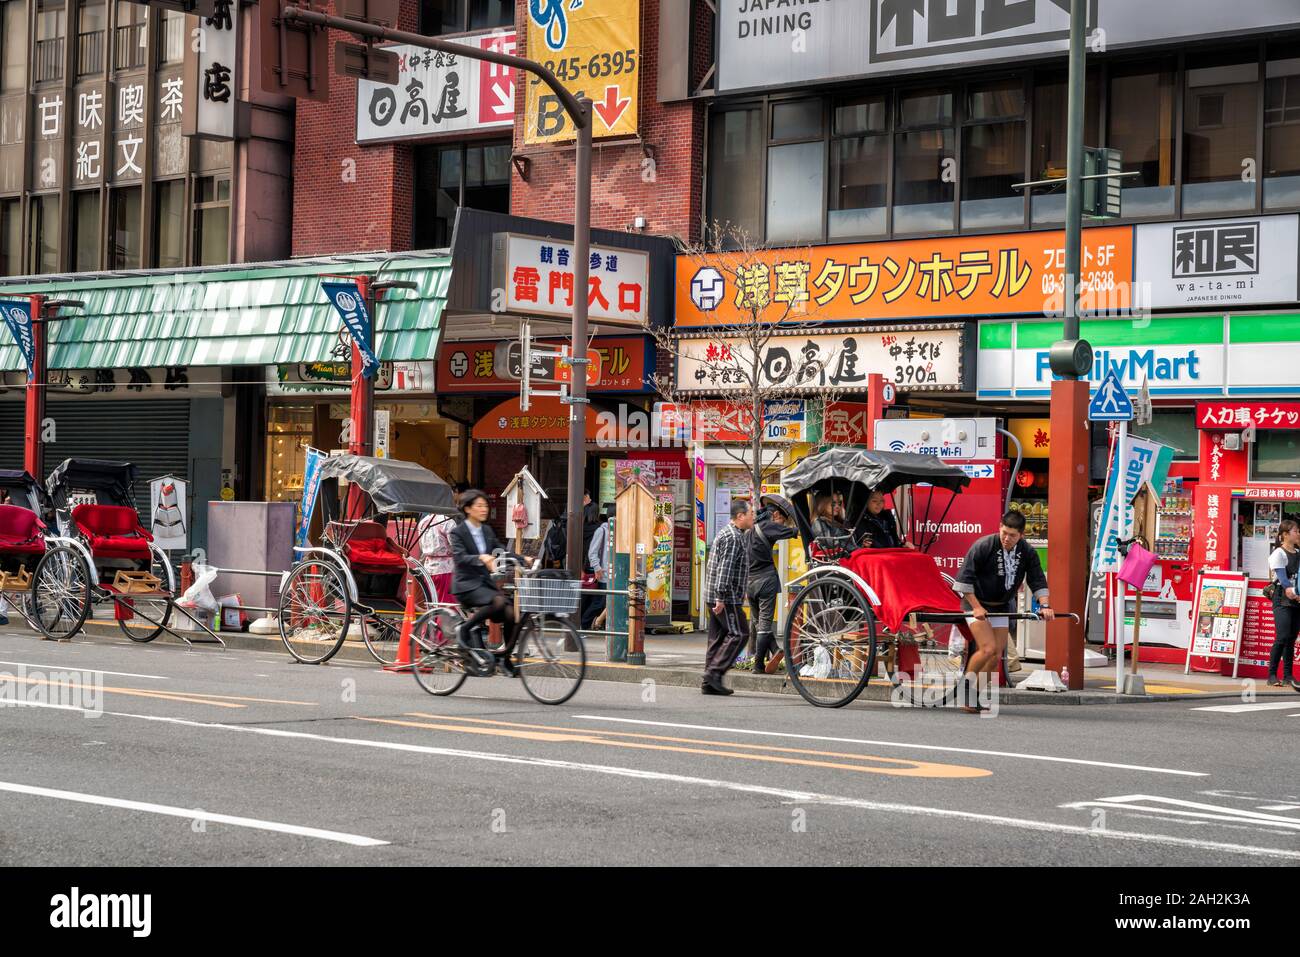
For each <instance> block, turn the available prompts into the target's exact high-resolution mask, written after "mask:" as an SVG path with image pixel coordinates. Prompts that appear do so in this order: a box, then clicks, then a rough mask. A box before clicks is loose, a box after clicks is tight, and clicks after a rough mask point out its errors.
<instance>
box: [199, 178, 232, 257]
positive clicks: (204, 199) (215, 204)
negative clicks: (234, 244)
mask: <svg viewBox="0 0 1300 957" xmlns="http://www.w3.org/2000/svg"><path fill="white" fill-rule="evenodd" d="M191 257H192V259H193V260H194V261H193V265H195V266H221V265H224V264H226V263H228V262H230V180H229V179H226V178H224V177H217V176H200V177H198V178H197V179H195V180H194V251H193V253H192V254H191Z"/></svg>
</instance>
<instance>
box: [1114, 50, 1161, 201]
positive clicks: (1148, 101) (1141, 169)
mask: <svg viewBox="0 0 1300 957" xmlns="http://www.w3.org/2000/svg"><path fill="white" fill-rule="evenodd" d="M1107 120H1108V122H1107V140H1106V145H1107V146H1109V147H1110V148H1112V149H1117V150H1119V151H1120V152H1121V154H1123V163H1124V165H1123V172H1125V173H1133V172H1136V173H1139V174H1141V175H1139V176H1131V177H1125V179H1124V180H1123V193H1122V194H1121V200H1120V201H1121V203H1122V207H1121V208H1122V210H1123V215H1124V216H1126V217H1142V216H1168V215H1172V214H1173V211H1174V70H1173V67H1172V65H1170V64H1165V65H1163V66H1162V67H1161V68H1160V69H1157V70H1154V71H1153V70H1151V69H1149V68H1146V67H1124V68H1117V69H1115V70H1113V71H1112V72H1111V78H1110V97H1109V115H1108V118H1107Z"/></svg>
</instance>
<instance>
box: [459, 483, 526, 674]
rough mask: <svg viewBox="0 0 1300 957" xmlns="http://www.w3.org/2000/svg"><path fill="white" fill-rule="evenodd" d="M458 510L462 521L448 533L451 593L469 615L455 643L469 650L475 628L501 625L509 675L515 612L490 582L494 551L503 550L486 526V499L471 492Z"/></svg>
mask: <svg viewBox="0 0 1300 957" xmlns="http://www.w3.org/2000/svg"><path fill="white" fill-rule="evenodd" d="M460 509H461V511H462V512H464V513H465V518H464V520H463V521H460V522H458V523H457V524H456V527H455V528H454V529H452V532H451V551H452V556H453V558H454V559H455V562H456V573H455V578H454V579H453V581H452V586H451V590H452V593H453V594H454V595H455V596H456V600H457V601H458V602H460V603H461V604H462V605H464V606H466V607H467V608H473V609H474V612H473V614H471V615H470V616H469V617H468V618H467V619H466V620H465V621H464V623H463V624H461V626H460V628H458V629H457V633H456V640H457V642H459V643H460V645H461V646H462V647H471V640H472V639H471V635H472V633H473V629H474V627H475V626H476V625H479V624H482V623H483V622H485V621H495V622H497V623H499V624H500V625H501V631H502V637H503V639H504V641H503V643H502V647H501V650H502V662H501V664H502V667H503V668H504V670H505V671H506V672H507V673H509V672H510V668H511V664H510V651H511V649H512V648H514V644H515V609H514V605H513V604H512V603H511V602H510V601H509V600H508V599H507V598H506V596H505V593H504V592H502V591H501V587H500V586H499V585H498V584H497V583H496V582H495V581H494V580H493V579H492V573H493V572H495V571H496V559H495V558H493V557H492V554H493V552H495V551H496V550H497V549H499V548H504V546H503V545H502V544H501V540H500V539H499V538H497V535H496V532H494V531H493V530H492V526H491V525H488V524H487V517H488V500H487V496H486V495H485V494H483V493H482V492H480V491H479V490H478V489H470V490H469V491H467V492H465V494H464V495H462V496H461V499H460Z"/></svg>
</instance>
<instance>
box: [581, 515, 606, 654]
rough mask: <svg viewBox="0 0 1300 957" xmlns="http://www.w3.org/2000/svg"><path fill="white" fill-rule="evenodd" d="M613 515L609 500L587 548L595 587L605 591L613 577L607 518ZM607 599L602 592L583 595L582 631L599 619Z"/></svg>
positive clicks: (588, 629)
mask: <svg viewBox="0 0 1300 957" xmlns="http://www.w3.org/2000/svg"><path fill="white" fill-rule="evenodd" d="M613 517H614V504H613V503H612V502H611V503H610V504H609V505H608V506H606V509H605V517H604V519H603V520H602V521H601V523H600V524H599V525H598V526H596V532H595V534H593V535H592V536H591V545H590V547H588V549H587V563H588V564H589V565H590V566H591V573H592V577H593V579H594V580H595V587H597V588H601V589H604V590H605V591H608V590H609V587H610V584H609V582H610V578H611V577H613V569H614V536H613V534H612V533H611V530H610V527H609V520H610V519H611V518H613ZM608 601H609V598H608V596H606V595H603V594H597V595H584V596H583V606H582V630H583V631H590V630H591V629H592V628H593V627H594V626H595V623H596V622H597V621H600V620H601V617H602V616H603V615H604V612H605V608H606V607H607V605H608Z"/></svg>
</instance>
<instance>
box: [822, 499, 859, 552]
mask: <svg viewBox="0 0 1300 957" xmlns="http://www.w3.org/2000/svg"><path fill="white" fill-rule="evenodd" d="M812 532H813V536H814V537H815V538H816V539H818V540H819V541H821V542H823V543H824V544H827V545H840V546H843V545H848V546H849V547H852V546H853V533H852V532H851V531H849V528H848V526H846V525H845V524H844V523H843V522H841V521H840V520H839V518H838V517H836V515H835V496H834V495H832V494H831V493H830V492H821V493H819V494H818V495H817V496H815V497H814V498H813V523H812Z"/></svg>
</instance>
